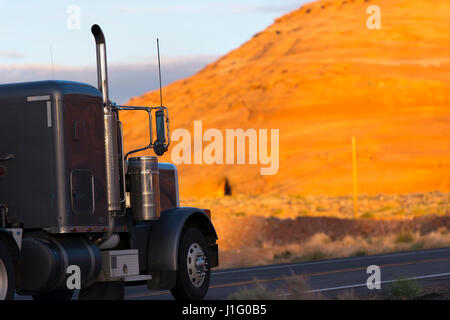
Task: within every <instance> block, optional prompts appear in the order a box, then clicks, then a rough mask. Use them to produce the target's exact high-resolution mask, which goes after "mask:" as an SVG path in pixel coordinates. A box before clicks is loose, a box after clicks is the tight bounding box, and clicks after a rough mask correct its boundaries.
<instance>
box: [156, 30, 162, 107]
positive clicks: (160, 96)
mask: <svg viewBox="0 0 450 320" xmlns="http://www.w3.org/2000/svg"><path fill="white" fill-rule="evenodd" d="M156 47H157V49H158V70H159V99H160V102H161V107H162V105H163V100H162V85H161V60H160V58H159V39H158V38H156Z"/></svg>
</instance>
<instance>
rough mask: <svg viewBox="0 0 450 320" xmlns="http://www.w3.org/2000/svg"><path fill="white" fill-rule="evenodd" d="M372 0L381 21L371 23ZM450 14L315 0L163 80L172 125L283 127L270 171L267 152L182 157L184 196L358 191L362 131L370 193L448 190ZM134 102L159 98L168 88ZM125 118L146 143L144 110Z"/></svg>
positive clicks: (135, 138)
mask: <svg viewBox="0 0 450 320" xmlns="http://www.w3.org/2000/svg"><path fill="white" fill-rule="evenodd" d="M372 4H376V5H377V6H378V7H379V8H380V10H381V29H379V30H376V29H375V30H370V29H369V28H368V27H367V24H366V23H367V19H368V18H369V17H370V14H368V13H367V12H366V10H367V8H368V7H369V6H370V5H372ZM449 21H450V1H443V0H432V1H421V0H410V1H401V0H398V1H393V0H378V1H376V3H375V2H373V1H368V0H365V1H364V0H354V1H351V0H346V1H343V0H341V1H318V2H313V3H311V4H308V5H305V6H303V7H301V8H299V9H298V10H295V11H293V12H291V13H289V14H287V15H285V16H283V17H281V18H279V19H277V20H276V21H275V22H274V23H273V24H272V25H271V26H269V27H268V28H267V29H266V30H264V31H262V32H260V33H258V34H255V35H254V36H253V38H252V39H250V40H249V41H248V42H246V43H245V44H243V45H242V46H241V47H239V48H238V49H236V50H233V51H231V52H230V53H228V54H227V55H225V56H224V57H222V58H220V59H219V60H218V61H216V62H214V63H212V64H210V65H208V66H207V67H205V68H204V69H203V70H201V71H200V72H198V73H197V74H196V75H194V76H192V77H190V78H187V79H184V80H180V81H177V82H175V83H172V84H171V85H169V86H167V87H165V88H164V89H163V90H164V99H165V103H166V104H167V106H168V107H169V109H170V115H171V131H172V132H173V131H174V130H175V129H177V128H185V129H188V130H189V131H190V132H191V134H192V140H193V136H194V134H193V131H194V121H195V120H201V121H202V127H203V133H204V132H205V131H206V130H207V129H209V128H217V129H219V130H220V131H221V132H222V133H223V135H224V138H225V132H226V131H225V130H226V129H235V128H243V129H244V130H246V129H249V128H254V129H256V130H257V132H258V129H269V132H270V129H279V170H278V173H277V174H275V175H261V174H260V168H261V167H265V165H263V164H261V163H260V159H259V158H258V159H257V160H258V164H256V165H250V164H246V165H237V164H234V165H231V164H228V165H227V164H212V165H208V164H201V165H200V164H190V165H187V164H182V165H180V166H179V176H180V193H181V196H182V197H183V196H205V195H208V196H212V195H223V194H224V192H225V189H227V191H228V192H231V194H232V195H236V194H258V193H259V194H273V195H277V194H329V195H342V194H349V193H351V192H352V146H351V138H352V137H355V139H356V150H357V173H358V191H359V192H360V193H362V194H376V193H408V192H425V191H432V190H440V191H444V192H447V191H450V181H449V179H450V107H449V106H450V100H449V96H450V23H449ZM129 104H134V105H158V104H159V92H149V93H146V94H144V95H143V96H141V97H135V98H132V99H131V100H130V101H129ZM122 119H124V122H125V139H126V141H127V145H126V149H128V150H129V149H131V148H132V147H137V146H142V145H144V144H146V142H147V131H146V125H147V121H146V119H145V116H144V115H139V113H129V114H126V115H124V116H123V117H122ZM269 136H270V135H269ZM224 140H225V139H224ZM178 143H179V142H175V141H174V142H173V143H172V146H171V148H170V149H169V152H168V155H166V156H165V157H163V159H161V160H162V161H171V151H172V150H173V148H176V146H177V144H178ZM209 143H210V142H204V143H203V148H205V147H206V146H207V145H208V144H209ZM224 144H225V143H224ZM192 146H193V142H192ZM223 150H224V152H225V147H224V149H223ZM191 156H192V163H193V162H194V160H193V158H194V152H193V150H192V154H191ZM172 160H173V159H172ZM235 163H236V161H235ZM246 163H248V158H247V160H246ZM225 186H226V187H225Z"/></svg>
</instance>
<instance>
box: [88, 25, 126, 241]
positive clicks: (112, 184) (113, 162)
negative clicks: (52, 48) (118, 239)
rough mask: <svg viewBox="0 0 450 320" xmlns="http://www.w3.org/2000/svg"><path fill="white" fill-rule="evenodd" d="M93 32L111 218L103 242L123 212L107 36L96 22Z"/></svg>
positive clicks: (116, 128) (115, 115)
mask: <svg viewBox="0 0 450 320" xmlns="http://www.w3.org/2000/svg"><path fill="white" fill-rule="evenodd" d="M91 32H92V34H93V35H94V38H95V44H96V51H97V80H98V90H99V91H100V92H101V93H102V100H103V114H104V126H105V156H106V163H105V165H106V183H107V186H106V190H107V199H108V211H109V215H110V220H109V230H108V232H107V234H105V235H104V237H103V238H102V239H101V241H100V242H103V241H106V240H107V239H108V238H109V237H110V236H111V234H112V233H113V232H114V216H116V215H118V214H120V212H121V199H120V171H119V146H118V118H117V112H114V111H113V109H112V106H111V102H110V100H109V93H108V70H107V62H106V43H105V36H104V34H103V31H102V29H101V28H100V26H98V25H96V24H94V25H93V26H92V28H91Z"/></svg>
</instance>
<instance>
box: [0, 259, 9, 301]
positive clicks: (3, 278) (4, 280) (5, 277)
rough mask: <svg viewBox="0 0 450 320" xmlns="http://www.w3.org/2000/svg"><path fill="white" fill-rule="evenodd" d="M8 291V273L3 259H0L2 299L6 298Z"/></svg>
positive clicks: (0, 298) (0, 292)
mask: <svg viewBox="0 0 450 320" xmlns="http://www.w3.org/2000/svg"><path fill="white" fill-rule="evenodd" d="M7 293H8V273H7V272H6V266H5V263H4V262H3V260H2V259H0V300H5V299H6V294H7Z"/></svg>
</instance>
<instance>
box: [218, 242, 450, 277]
mask: <svg viewBox="0 0 450 320" xmlns="http://www.w3.org/2000/svg"><path fill="white" fill-rule="evenodd" d="M440 251H450V248H439V249H431V250H430V249H428V250H422V251H410V252H402V253H387V254H380V255H368V256H363V257H353V258H337V259H330V260H322V261H313V262H298V263H290V264H282V265H271V266H261V267H251V268H243V269H235V270H223V271H215V272H212V275H223V274H232V273H239V272H252V271H265V270H274V269H284V268H292V267H301V266H313V265H321V264H329V263H336V262H348V261H358V260H366V259H374V258H392V257H404V256H411V255H419V254H429V253H435V252H440Z"/></svg>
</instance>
